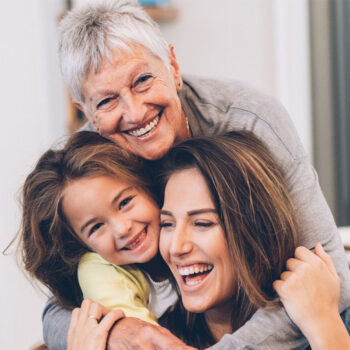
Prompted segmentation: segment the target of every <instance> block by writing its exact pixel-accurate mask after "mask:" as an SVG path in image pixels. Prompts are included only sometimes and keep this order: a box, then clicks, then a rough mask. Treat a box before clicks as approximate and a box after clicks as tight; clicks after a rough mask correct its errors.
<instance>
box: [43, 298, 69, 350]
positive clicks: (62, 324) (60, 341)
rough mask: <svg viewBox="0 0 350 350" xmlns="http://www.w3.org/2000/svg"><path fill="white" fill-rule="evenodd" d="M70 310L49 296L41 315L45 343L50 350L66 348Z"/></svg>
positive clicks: (63, 349) (64, 349)
mask: <svg viewBox="0 0 350 350" xmlns="http://www.w3.org/2000/svg"><path fill="white" fill-rule="evenodd" d="M71 316H72V311H69V310H66V309H64V308H63V307H61V306H58V305H57V304H56V303H55V299H54V298H50V299H49V300H48V302H47V304H46V306H45V309H44V311H43V315H42V321H43V335H44V341H45V344H46V345H47V346H48V348H49V349H50V350H66V349H67V334H68V328H69V323H70V320H71Z"/></svg>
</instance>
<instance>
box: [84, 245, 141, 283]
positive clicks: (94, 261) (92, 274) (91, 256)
mask: <svg viewBox="0 0 350 350" xmlns="http://www.w3.org/2000/svg"><path fill="white" fill-rule="evenodd" d="M112 277H113V279H116V278H119V279H128V280H132V281H135V280H136V281H141V282H142V283H143V282H145V281H146V278H145V276H144V274H143V272H142V271H141V270H140V269H139V268H138V267H137V266H136V265H123V266H119V265H114V264H111V263H109V262H108V261H106V260H104V259H103V258H102V257H101V256H100V255H98V254H97V253H92V252H89V253H85V254H84V255H83V256H82V257H81V259H80V261H79V265H78V278H79V281H80V280H81V279H83V278H84V279H94V280H96V279H99V278H112Z"/></svg>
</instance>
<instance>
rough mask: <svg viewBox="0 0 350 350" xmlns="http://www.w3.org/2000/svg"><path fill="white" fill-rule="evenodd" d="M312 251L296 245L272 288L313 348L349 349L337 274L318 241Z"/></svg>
mask: <svg viewBox="0 0 350 350" xmlns="http://www.w3.org/2000/svg"><path fill="white" fill-rule="evenodd" d="M315 253H316V255H315V254H313V253H312V252H311V251H310V250H308V249H306V248H305V247H299V248H297V249H296V251H295V258H292V259H289V260H288V261H287V265H286V266H287V271H285V272H283V273H282V274H281V280H277V281H275V282H274V288H275V289H276V291H277V293H278V295H279V296H280V298H281V301H282V303H283V305H284V307H285V308H286V310H287V313H288V315H289V316H290V317H291V319H292V320H293V321H294V322H295V323H296V324H297V325H298V327H299V328H300V329H301V331H302V332H303V333H304V335H305V336H306V337H307V339H308V341H309V342H310V345H311V347H312V349H314V350H326V349H334V350H336V349H339V350H340V349H350V337H349V334H348V332H347V329H346V328H345V325H344V323H343V321H342V319H341V317H340V315H339V312H338V301H339V294H340V280H339V277H338V275H337V272H336V271H335V268H334V265H333V263H332V259H331V258H330V257H329V255H328V254H327V253H326V252H325V251H324V250H323V248H322V246H321V245H320V244H318V245H316V248H315Z"/></svg>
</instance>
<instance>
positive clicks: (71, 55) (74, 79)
mask: <svg viewBox="0 0 350 350" xmlns="http://www.w3.org/2000/svg"><path fill="white" fill-rule="evenodd" d="M59 29H60V40H59V49H58V50H59V52H58V53H59V61H60V67H61V72H62V75H63V78H64V80H65V82H66V83H67V85H68V87H69V89H70V91H71V94H72V97H73V98H74V99H75V100H76V101H78V102H79V103H81V104H83V96H82V91H81V87H82V83H83V82H84V80H85V78H86V74H87V73H88V71H89V69H90V67H93V68H94V69H95V71H97V70H98V68H99V65H100V63H101V60H102V58H103V57H106V58H107V59H109V60H110V57H111V52H110V51H111V50H115V49H120V50H124V51H125V50H126V51H130V50H131V48H130V46H132V45H133V44H138V45H142V46H144V47H146V48H147V49H149V50H150V51H151V52H152V53H153V54H154V55H155V56H157V57H159V58H160V59H161V60H162V61H163V63H164V64H165V66H166V67H167V68H168V69H169V67H170V62H169V47H168V44H167V42H166V41H165V40H164V39H163V37H162V35H161V34H160V30H159V27H158V25H157V24H156V23H155V22H154V21H153V20H152V19H151V18H150V17H149V16H148V15H147V13H146V12H145V11H144V10H143V9H142V8H141V6H140V5H138V3H137V2H136V1H135V0H106V1H100V2H97V3H94V4H92V3H90V4H87V5H85V6H82V7H77V8H75V9H73V10H71V11H70V12H68V14H67V15H66V16H65V17H64V18H63V19H62V21H61V23H60V28H59Z"/></svg>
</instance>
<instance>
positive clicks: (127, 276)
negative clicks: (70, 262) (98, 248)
mask: <svg viewBox="0 0 350 350" xmlns="http://www.w3.org/2000/svg"><path fill="white" fill-rule="evenodd" d="M78 279H79V284H80V288H81V290H82V292H83V296H84V298H85V299H91V300H93V301H95V302H97V303H99V304H101V305H102V306H104V307H105V308H106V309H108V310H122V311H123V312H124V313H125V315H126V316H127V317H136V318H140V319H142V320H144V321H146V322H150V323H152V324H155V325H157V319H156V318H155V316H154V315H153V314H152V313H151V312H150V311H149V310H148V307H147V304H148V296H149V287H148V282H147V280H146V279H145V277H144V275H143V273H142V272H141V271H140V270H139V269H138V268H136V267H133V266H128V265H126V266H122V267H120V266H115V265H112V264H109V263H108V262H106V261H105V260H103V259H102V258H101V257H100V256H99V255H98V254H96V253H87V254H85V255H84V256H83V257H82V259H81V260H80V262H79V267H78Z"/></svg>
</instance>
